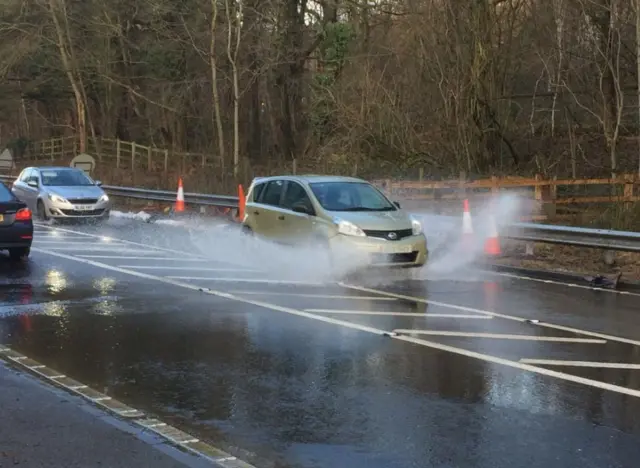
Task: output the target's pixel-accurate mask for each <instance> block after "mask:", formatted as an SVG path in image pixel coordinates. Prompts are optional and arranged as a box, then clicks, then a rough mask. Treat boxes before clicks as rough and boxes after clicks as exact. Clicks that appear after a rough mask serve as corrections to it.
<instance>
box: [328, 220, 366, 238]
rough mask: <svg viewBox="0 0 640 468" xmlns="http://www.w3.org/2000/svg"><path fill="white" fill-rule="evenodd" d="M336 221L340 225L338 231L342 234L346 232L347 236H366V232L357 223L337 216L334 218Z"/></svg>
mask: <svg viewBox="0 0 640 468" xmlns="http://www.w3.org/2000/svg"><path fill="white" fill-rule="evenodd" d="M333 222H334V223H336V225H337V226H338V232H339V233H340V234H344V235H345V236H358V237H364V236H365V233H364V231H363V230H362V229H360V228H359V227H358V226H356V225H355V224H353V223H351V222H349V221H345V220H344V219H339V218H335V219H334V220H333Z"/></svg>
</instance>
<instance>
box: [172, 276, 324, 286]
mask: <svg viewBox="0 0 640 468" xmlns="http://www.w3.org/2000/svg"><path fill="white" fill-rule="evenodd" d="M167 278H170V279H175V280H191V281H226V282H232V283H264V284H298V285H305V286H326V285H327V284H326V283H319V282H313V281H297V280H274V279H261V278H209V277H199V276H167Z"/></svg>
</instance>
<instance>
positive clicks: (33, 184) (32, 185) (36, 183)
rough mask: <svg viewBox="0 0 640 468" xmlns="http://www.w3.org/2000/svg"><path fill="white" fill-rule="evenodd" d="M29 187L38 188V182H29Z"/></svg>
mask: <svg viewBox="0 0 640 468" xmlns="http://www.w3.org/2000/svg"><path fill="white" fill-rule="evenodd" d="M27 185H28V186H29V187H33V188H38V181H37V180H30V181H29V182H27Z"/></svg>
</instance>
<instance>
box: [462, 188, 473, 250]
mask: <svg viewBox="0 0 640 468" xmlns="http://www.w3.org/2000/svg"><path fill="white" fill-rule="evenodd" d="M462 240H463V242H464V245H465V248H466V249H467V250H471V249H472V247H473V223H472V222H471V212H470V211H469V200H467V199H465V200H464V212H463V213H462Z"/></svg>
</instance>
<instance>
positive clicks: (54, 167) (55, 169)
mask: <svg viewBox="0 0 640 468" xmlns="http://www.w3.org/2000/svg"><path fill="white" fill-rule="evenodd" d="M27 169H37V170H39V171H51V170H54V171H59V170H69V171H79V170H80V169H78V168H77V167H69V166H34V167H28V168H27Z"/></svg>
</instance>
